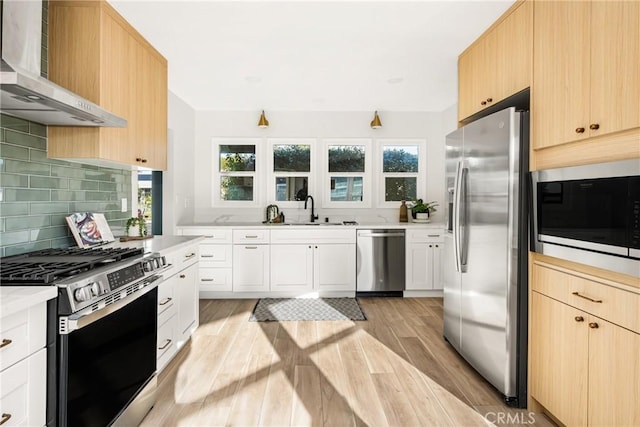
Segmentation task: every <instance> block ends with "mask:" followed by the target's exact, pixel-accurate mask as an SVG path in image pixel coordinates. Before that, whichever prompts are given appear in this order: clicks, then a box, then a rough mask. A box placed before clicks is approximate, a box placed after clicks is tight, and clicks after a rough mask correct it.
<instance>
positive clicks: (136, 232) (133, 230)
mask: <svg viewBox="0 0 640 427" xmlns="http://www.w3.org/2000/svg"><path fill="white" fill-rule="evenodd" d="M127 236H129V237H140V226H139V225H132V226H131V227H129V232H128V233H127Z"/></svg>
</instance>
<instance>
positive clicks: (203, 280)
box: [200, 279, 213, 282]
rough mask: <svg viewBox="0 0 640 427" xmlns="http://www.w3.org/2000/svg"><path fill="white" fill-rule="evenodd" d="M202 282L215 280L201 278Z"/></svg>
mask: <svg viewBox="0 0 640 427" xmlns="http://www.w3.org/2000/svg"><path fill="white" fill-rule="evenodd" d="M200 281H201V282H213V279H200Z"/></svg>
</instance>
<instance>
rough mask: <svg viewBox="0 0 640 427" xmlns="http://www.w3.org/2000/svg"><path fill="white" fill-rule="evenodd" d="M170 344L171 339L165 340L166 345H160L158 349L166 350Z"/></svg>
mask: <svg viewBox="0 0 640 427" xmlns="http://www.w3.org/2000/svg"><path fill="white" fill-rule="evenodd" d="M169 344H171V340H170V339H166V340H164V345H161V346H160V347H158V350H164V349H165V348H167V347H169Z"/></svg>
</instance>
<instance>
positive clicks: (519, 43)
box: [489, 1, 533, 103]
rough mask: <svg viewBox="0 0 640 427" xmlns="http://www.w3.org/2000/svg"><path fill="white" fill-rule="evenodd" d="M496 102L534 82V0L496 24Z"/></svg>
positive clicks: (521, 5) (526, 2) (494, 78)
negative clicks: (532, 73)
mask: <svg viewBox="0 0 640 427" xmlns="http://www.w3.org/2000/svg"><path fill="white" fill-rule="evenodd" d="M494 31H495V39H496V42H495V52H496V59H495V61H496V64H497V67H496V68H495V75H494V77H493V78H492V81H493V82H494V83H495V90H494V93H492V94H489V95H493V96H494V97H495V99H494V100H493V101H492V102H493V103H495V102H497V101H500V100H502V99H504V98H507V97H509V96H511V95H514V94H516V93H518V92H520V91H521V90H523V89H526V88H528V87H529V86H531V72H532V61H533V2H531V1H525V2H522V3H521V4H520V6H518V8H517V9H516V10H514V11H513V12H512V13H511V14H510V15H509V16H507V17H506V18H505V20H504V21H502V22H501V23H500V25H498V26H497V27H496V28H495V30H494Z"/></svg>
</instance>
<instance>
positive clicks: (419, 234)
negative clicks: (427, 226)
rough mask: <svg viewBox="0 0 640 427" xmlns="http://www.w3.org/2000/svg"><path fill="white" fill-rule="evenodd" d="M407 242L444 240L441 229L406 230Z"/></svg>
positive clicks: (437, 241)
mask: <svg viewBox="0 0 640 427" xmlns="http://www.w3.org/2000/svg"><path fill="white" fill-rule="evenodd" d="M407 242H408V243H430V242H435V243H439V242H444V237H443V235H442V232H441V231H436V230H407Z"/></svg>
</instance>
